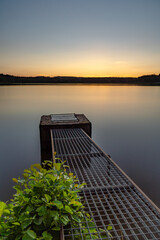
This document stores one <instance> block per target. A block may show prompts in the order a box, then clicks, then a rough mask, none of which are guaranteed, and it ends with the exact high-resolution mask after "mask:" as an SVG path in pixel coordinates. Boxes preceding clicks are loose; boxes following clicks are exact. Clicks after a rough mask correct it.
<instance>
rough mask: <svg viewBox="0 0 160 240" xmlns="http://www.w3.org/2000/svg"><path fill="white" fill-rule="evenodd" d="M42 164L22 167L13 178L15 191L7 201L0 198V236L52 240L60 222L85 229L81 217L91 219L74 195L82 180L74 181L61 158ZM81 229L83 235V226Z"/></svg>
mask: <svg viewBox="0 0 160 240" xmlns="http://www.w3.org/2000/svg"><path fill="white" fill-rule="evenodd" d="M44 165H45V166H44V167H43V168H42V167H41V165H39V164H34V165H32V166H31V167H30V169H26V170H24V174H23V178H20V177H19V178H18V179H16V178H13V181H14V182H15V183H16V185H15V186H14V189H15V190H16V193H15V194H14V195H13V199H11V203H9V204H6V203H4V202H0V239H3V240H13V239H14V240H20V239H22V240H33V239H37V240H42V239H43V240H52V239H56V235H57V234H55V233H56V232H59V231H60V228H61V227H62V226H66V225H68V224H70V223H72V224H73V225H75V226H76V225H79V224H81V226H82V227H83V228H84V229H85V225H83V223H82V222H83V221H84V218H85V219H86V220H87V221H89V222H92V219H91V218H90V217H89V215H87V214H86V213H85V212H84V209H83V208H84V206H83V205H82V203H81V201H80V197H79V195H78V192H80V191H81V189H82V188H83V186H84V185H85V183H83V184H78V183H77V179H76V177H75V176H74V175H73V173H69V174H68V173H67V171H66V168H67V166H66V165H65V163H64V162H57V163H53V162H50V161H46V162H45V163H44ZM92 228H93V229H92V232H93V238H92V239H96V232H97V231H96V228H95V227H94V226H93V227H92ZM83 231H84V235H86V232H85V231H87V230H83ZM86 236H87V235H86ZM57 238H58V237H57ZM58 239H59V238H58ZM84 239H85V237H84ZM86 239H88V238H87V237H86Z"/></svg>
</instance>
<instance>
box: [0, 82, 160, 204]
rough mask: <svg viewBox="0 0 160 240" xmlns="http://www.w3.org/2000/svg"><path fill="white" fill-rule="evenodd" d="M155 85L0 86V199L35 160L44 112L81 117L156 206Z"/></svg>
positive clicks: (158, 122) (159, 130)
mask: <svg viewBox="0 0 160 240" xmlns="http://www.w3.org/2000/svg"><path fill="white" fill-rule="evenodd" d="M159 103H160V87H143V86H109V85H108V86H107V85H106V86H102V85H101V86H96V85H94V86H88V85H85V86H84V85H67V86H66V85H60V86H58V85H55V86H49V85H47V86H2V87H0V161H1V168H0V189H1V191H0V192H1V193H0V194H1V196H0V199H1V200H5V199H7V198H8V197H11V193H12V189H11V186H12V181H11V178H12V177H17V176H19V175H20V174H21V173H22V171H23V169H24V168H28V167H29V166H30V164H31V163H33V162H37V161H39V159H40V146H39V126H38V125H39V121H40V117H41V115H45V114H50V113H67V112H76V113H84V114H85V115H86V116H87V117H88V119H89V120H90V121H91V122H92V124H93V125H92V127H93V131H92V133H93V134H92V135H93V139H94V140H95V141H96V143H98V144H99V145H100V146H101V147H102V149H103V150H104V151H105V152H107V153H109V154H110V155H111V156H112V158H113V160H114V161H115V162H116V163H118V165H119V166H120V167H121V168H122V169H123V170H124V171H125V172H126V173H127V174H128V175H129V176H130V177H131V178H132V179H133V180H134V181H135V182H136V183H137V184H138V185H139V186H140V187H141V188H142V189H143V190H144V192H145V193H147V195H149V196H150V197H151V199H153V201H154V202H155V203H157V204H158V205H159V206H160V198H159V195H160V192H159V186H158V183H159V182H160V174H159V172H160V157H159V156H160V148H159V141H160V140H159V139H160V111H159Z"/></svg>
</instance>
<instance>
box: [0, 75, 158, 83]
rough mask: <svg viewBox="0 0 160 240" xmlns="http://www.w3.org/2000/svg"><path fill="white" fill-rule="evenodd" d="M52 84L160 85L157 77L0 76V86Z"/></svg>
mask: <svg viewBox="0 0 160 240" xmlns="http://www.w3.org/2000/svg"><path fill="white" fill-rule="evenodd" d="M54 83H56V84H57V83H82V84H83V83H102V84H105V83H113V84H142V85H160V74H159V75H144V76H141V77H137V78H133V77H94V78H92V77H88V78H86V77H43V76H39V77H18V76H12V75H5V74H0V85H12V84H13V85H14V84H54Z"/></svg>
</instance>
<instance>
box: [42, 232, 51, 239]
mask: <svg viewBox="0 0 160 240" xmlns="http://www.w3.org/2000/svg"><path fill="white" fill-rule="evenodd" d="M42 236H43V238H44V240H52V239H53V238H52V235H51V234H50V233H48V232H47V231H45V232H43V233H42Z"/></svg>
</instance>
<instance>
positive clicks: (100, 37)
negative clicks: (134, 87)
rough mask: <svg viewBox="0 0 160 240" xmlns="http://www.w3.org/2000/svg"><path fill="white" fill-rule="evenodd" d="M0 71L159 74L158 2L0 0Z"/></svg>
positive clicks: (159, 27) (118, 74)
mask: <svg viewBox="0 0 160 240" xmlns="http://www.w3.org/2000/svg"><path fill="white" fill-rule="evenodd" d="M0 73H4V74H13V75H21V76H36V75H45V76H57V75H58V76H139V75H144V74H159V73H160V0H79V1H78V0H63V1H62V0H0Z"/></svg>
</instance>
